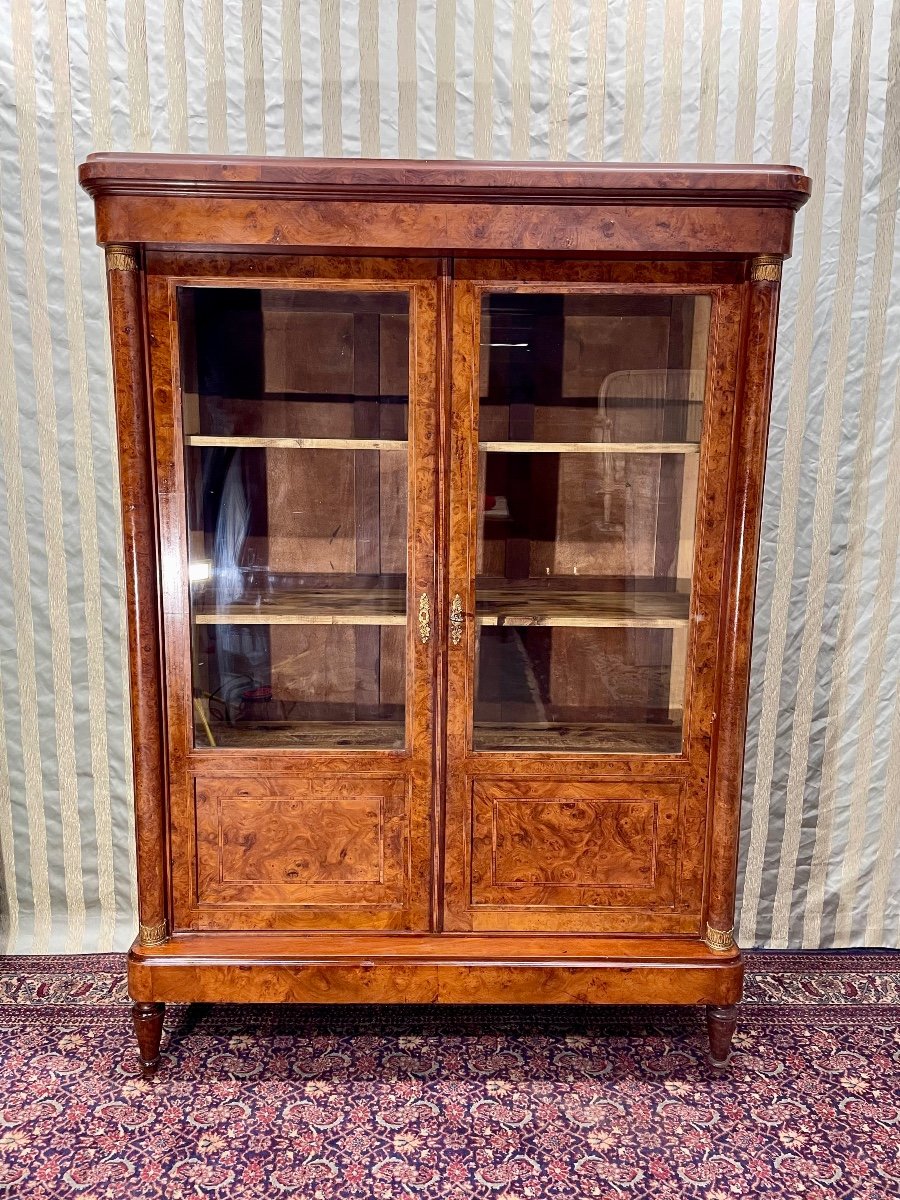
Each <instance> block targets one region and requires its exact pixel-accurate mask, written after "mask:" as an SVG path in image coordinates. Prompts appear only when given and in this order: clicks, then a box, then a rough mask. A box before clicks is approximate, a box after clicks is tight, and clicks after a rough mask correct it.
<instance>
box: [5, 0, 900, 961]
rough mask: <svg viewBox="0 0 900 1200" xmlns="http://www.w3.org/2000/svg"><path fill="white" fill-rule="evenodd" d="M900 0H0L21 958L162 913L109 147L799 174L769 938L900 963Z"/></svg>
mask: <svg viewBox="0 0 900 1200" xmlns="http://www.w3.org/2000/svg"><path fill="white" fill-rule="evenodd" d="M898 70H900V0H855V2H851V0H632V2H630V3H629V2H627V0H458V2H454V0H418V2H417V0H358V2H355V3H352V2H349V0H156V2H153V3H151V2H150V0H6V2H5V3H2V4H0V221H2V229H0V422H2V425H0V472H2V478H0V509H2V512H0V540H2V546H0V558H2V561H3V562H4V563H5V564H6V567H5V569H3V570H2V571H0V701H2V702H0V789H2V790H0V849H2V858H0V872H2V895H0V904H2V939H0V950H2V949H4V948H5V949H6V950H7V951H14V950H19V951H36V952H51V951H52V952H62V951H78V950H95V949H100V950H106V949H110V948H123V947H124V946H125V945H126V944H127V943H128V942H129V940H130V938H131V936H132V932H133V929H134V924H135V917H134V884H133V865H134V864H133V851H132V818H131V796H130V791H129V789H130V782H129V767H128V763H129V729H128V719H127V710H126V707H125V687H124V650H123V612H122V603H121V596H122V564H121V554H120V549H119V540H120V526H119V516H118V509H117V500H116V487H117V479H116V464H115V460H114V455H113V410H112V403H111V394H110V379H109V370H108V358H109V354H108V344H107V332H106V313H105V298H104V277H103V263H102V259H101V254H100V253H99V251H98V250H97V249H96V248H95V246H94V243H93V232H92V213H91V205H90V203H89V201H88V199H87V197H86V196H84V195H83V194H81V193H80V192H79V190H78V188H77V187H76V177H75V171H76V164H77V163H78V162H79V161H80V160H81V159H82V158H83V157H84V156H85V155H86V154H87V153H88V152H89V151H91V150H107V149H118V150H129V149H131V150H168V151H204V152H205V151H211V152H214V153H224V152H249V153H253V154H264V153H269V154H292V155H349V156H356V155H366V156H396V155H399V156H408V157H425V158H431V157H435V156H441V157H448V158H453V157H460V158H470V157H476V158H482V159H529V158H531V159H565V158H574V159H625V160H645V161H656V160H688V161H713V160H716V161H721V162H731V161H737V162H745V161H751V160H752V161H756V162H766V161H773V160H774V161H776V162H794V163H797V164H799V165H801V166H803V167H805V168H807V170H808V172H809V174H810V175H811V176H812V177H813V180H814V191H813V197H812V201H811V203H810V204H809V205H808V206H807V207H806V208H805V209H804V210H803V212H802V213H801V219H800V225H799V229H798V234H797V239H796V246H795V257H794V259H793V260H792V261H791V262H790V263H789V264H788V265H787V267H786V271H785V280H784V289H783V301H782V318H781V331H780V352H779V358H778V368H777V374H776V379H775V399H774V413H773V419H772V434H771V442H770V450H769V462H768V471H767V476H766V505H765V514H764V527H763V538H762V561H761V567H760V576H759V591H758V604H757V620H756V632H755V644H754V660H753V661H754V668H753V681H752V687H751V699H750V726H749V729H750V732H749V735H748V747H747V750H748V755H747V772H746V784H745V797H744V799H745V808H744V822H743V835H742V842H741V878H742V894H743V898H742V902H741V911H740V921H739V935H740V940H741V941H742V943H743V944H745V945H753V944H764V945H770V946H808V947H818V946H845V945H864V944H870V945H894V946H897V945H900V853H898V829H900V704H898V687H900V590H898V586H897V580H896V571H897V559H898V554H897V550H898V537H900V369H898V368H900V256H898V254H897V250H898V246H897V220H896V217H897V203H898V182H900V180H898V173H900V94H898V89H900V78H898Z"/></svg>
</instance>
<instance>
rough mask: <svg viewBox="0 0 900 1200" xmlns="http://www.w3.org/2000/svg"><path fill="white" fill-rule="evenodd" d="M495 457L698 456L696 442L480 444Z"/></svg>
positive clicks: (698, 447)
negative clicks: (513, 455) (569, 455)
mask: <svg viewBox="0 0 900 1200" xmlns="http://www.w3.org/2000/svg"><path fill="white" fill-rule="evenodd" d="M478 449H479V450H482V451H492V452H496V453H498V454H500V453H502V454H697V453H699V450H700V446H699V445H698V444H697V442H479V443H478Z"/></svg>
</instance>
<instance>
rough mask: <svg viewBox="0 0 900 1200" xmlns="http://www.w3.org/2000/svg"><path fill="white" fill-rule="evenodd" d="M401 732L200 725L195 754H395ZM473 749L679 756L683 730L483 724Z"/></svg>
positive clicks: (378, 724) (370, 727)
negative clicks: (205, 751)
mask: <svg viewBox="0 0 900 1200" xmlns="http://www.w3.org/2000/svg"><path fill="white" fill-rule="evenodd" d="M404 736H405V731H404V727H403V725H402V724H401V723H400V722H399V721H354V722H351V721H344V722H340V723H335V722H325V721H285V722H276V721H259V722H253V721H242V722H238V723H236V724H233V725H229V724H228V723H227V722H224V721H211V720H208V719H207V720H206V721H204V722H200V723H198V727H197V743H196V744H197V749H199V750H203V749H208V748H212V747H213V746H215V747H217V748H220V749H232V750H242V749H246V750H277V749H280V750H397V749H401V748H402V747H403V744H404ZM473 748H474V749H475V750H483V751H492V750H535V751H542V750H550V751H559V752H563V753H570V754H591V753H596V754H680V753H681V726H680V724H672V725H640V724H636V723H635V724H632V725H615V724H596V723H587V722H585V723H582V724H577V725H574V724H568V725H562V724H559V725H553V724H549V723H545V724H521V725H500V724H489V723H486V722H481V723H479V724H478V725H476V726H475V731H474V746H473Z"/></svg>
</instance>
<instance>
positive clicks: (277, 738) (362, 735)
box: [197, 721, 405, 750]
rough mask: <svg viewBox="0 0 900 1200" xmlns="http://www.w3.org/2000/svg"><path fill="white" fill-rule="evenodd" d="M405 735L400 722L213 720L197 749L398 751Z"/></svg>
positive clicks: (199, 738)
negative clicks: (235, 721) (231, 721)
mask: <svg viewBox="0 0 900 1200" xmlns="http://www.w3.org/2000/svg"><path fill="white" fill-rule="evenodd" d="M404 738H405V730H404V727H403V725H402V724H401V723H400V722H399V721H352V722H351V721H343V722H340V723H336V722H326V721H285V722H275V721H259V722H254V721H242V722H239V723H237V724H234V725H229V724H228V723H227V722H225V721H209V722H208V724H207V725H201V727H200V728H198V730H197V749H199V750H203V749H208V748H210V747H212V746H213V745H215V746H216V747H218V748H223V749H230V750H276V749H277V750H397V749H400V748H402V746H403V742H404Z"/></svg>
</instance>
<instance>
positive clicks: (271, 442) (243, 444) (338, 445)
mask: <svg viewBox="0 0 900 1200" xmlns="http://www.w3.org/2000/svg"><path fill="white" fill-rule="evenodd" d="M184 442H185V445H186V446H201V447H202V446H207V447H209V446H213V447H221V448H222V449H228V448H231V449H237V450H240V449H256V450H405V449H406V445H407V443H406V442H405V441H396V440H394V439H392V438H300V437H236V436H235V437H231V436H226V435H225V434H218V433H215V434H206V433H189V434H188V435H187V436H186V437H185V439H184Z"/></svg>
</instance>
